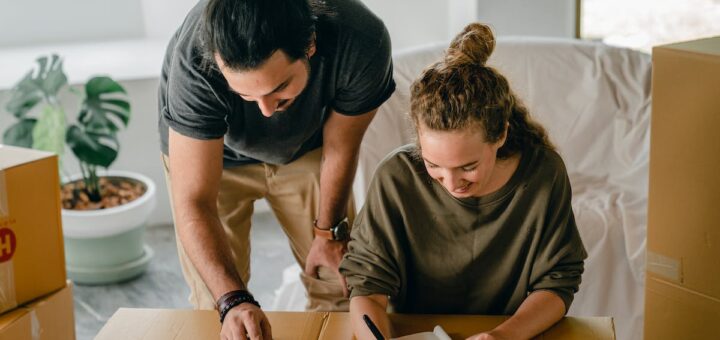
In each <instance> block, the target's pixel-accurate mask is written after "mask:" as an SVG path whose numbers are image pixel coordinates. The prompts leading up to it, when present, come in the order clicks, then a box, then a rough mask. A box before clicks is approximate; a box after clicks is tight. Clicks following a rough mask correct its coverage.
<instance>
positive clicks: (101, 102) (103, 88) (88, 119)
mask: <svg viewBox="0 0 720 340" xmlns="http://www.w3.org/2000/svg"><path fill="white" fill-rule="evenodd" d="M85 94H86V97H85V101H84V102H83V105H82V109H81V111H80V114H79V118H78V120H79V121H80V123H81V124H82V125H83V126H84V128H85V131H87V132H93V133H105V134H107V133H115V132H116V131H118V130H119V129H120V127H121V125H120V124H122V125H124V126H125V127H127V125H128V122H129V120H130V103H129V102H128V101H127V100H126V99H125V98H126V97H127V96H126V95H123V94H125V89H123V88H122V86H121V85H120V84H118V83H117V82H116V81H114V80H112V79H110V78H109V77H95V78H92V79H91V80H90V81H88V83H87V84H86V85H85ZM110 94H116V95H115V96H110V97H109V98H108V97H107V95H110ZM118 95H119V96H118ZM111 117H114V118H112V119H111Z"/></svg>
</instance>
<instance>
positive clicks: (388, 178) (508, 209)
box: [341, 24, 587, 339]
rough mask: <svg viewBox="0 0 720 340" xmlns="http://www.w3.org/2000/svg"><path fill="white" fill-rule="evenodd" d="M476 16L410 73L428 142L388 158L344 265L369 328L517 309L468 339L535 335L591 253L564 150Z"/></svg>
mask: <svg viewBox="0 0 720 340" xmlns="http://www.w3.org/2000/svg"><path fill="white" fill-rule="evenodd" d="M494 46H495V40H494V37H493V34H492V32H491V31H490V29H489V28H488V27H487V26H484V25H481V24H470V25H469V26H467V27H466V28H465V30H464V31H463V32H462V33H460V34H459V35H458V36H457V37H456V38H455V39H454V40H453V41H452V43H451V45H450V48H449V49H448V51H447V53H446V55H445V58H444V60H442V61H439V62H437V63H435V64H434V65H432V66H431V67H429V68H428V69H426V70H425V71H424V72H423V74H422V75H421V77H420V78H419V79H418V80H416V81H415V83H414V84H413V85H412V98H411V110H410V114H411V118H412V120H413V122H414V125H415V128H416V130H417V137H418V138H417V145H408V146H405V147H402V148H400V149H398V150H396V151H394V152H393V153H392V154H391V155H389V156H388V157H387V158H386V159H385V160H384V161H383V162H382V163H381V165H380V166H379V167H378V169H377V171H376V173H375V177H374V178H373V181H372V183H371V185H370V189H369V193H368V197H367V201H366V203H365V207H364V208H363V210H362V212H361V213H360V216H358V218H357V220H356V222H355V225H354V228H353V231H352V240H351V241H350V243H349V245H348V248H349V250H348V253H347V254H346V255H345V258H344V260H343V262H342V264H341V272H342V273H343V274H344V275H345V276H346V278H347V283H348V287H349V288H350V289H351V295H350V296H351V302H350V313H351V317H352V324H353V330H354V332H355V334H356V336H357V337H358V338H359V339H375V337H374V336H373V335H372V334H371V333H370V331H369V329H368V327H367V326H366V324H365V323H364V322H363V319H362V316H363V315H364V314H367V315H368V316H369V317H370V318H371V319H372V320H373V321H374V322H375V324H376V325H377V326H378V328H379V329H380V331H381V332H382V333H383V334H384V336H385V337H389V336H390V335H391V334H390V324H389V321H388V318H387V314H386V309H387V305H388V303H391V304H392V306H393V308H394V311H396V312H400V313H433V314H484V315H493V314H496V315H512V316H511V317H510V318H509V319H507V321H505V322H503V323H502V324H501V325H499V326H498V327H496V328H495V329H493V330H490V331H488V332H486V333H481V334H476V335H474V336H473V337H471V339H527V338H531V337H533V336H535V335H537V334H539V333H541V332H542V331H544V330H546V329H547V328H549V327H550V326H552V325H553V324H554V323H555V322H557V321H558V320H560V319H561V318H562V317H563V316H564V315H565V313H566V312H567V310H568V308H569V307H570V303H571V302H572V299H573V294H574V293H575V292H577V290H578V285H579V284H580V278H581V274H582V272H583V265H584V259H585V257H586V256H587V255H586V253H585V249H584V247H583V245H582V241H581V240H580V236H579V234H578V231H577V227H576V225H575V219H574V216H573V212H572V209H571V206H570V200H571V190H570V183H569V180H568V176H567V173H566V170H565V166H564V164H563V161H562V159H561V158H560V156H559V155H558V154H557V152H556V151H555V150H554V148H553V146H552V144H551V143H550V142H549V141H548V137H547V134H546V132H545V130H544V129H543V128H542V127H541V126H540V125H539V124H537V123H535V122H534V121H532V120H531V119H530V117H529V116H528V112H527V110H526V109H525V108H524V107H523V106H522V105H521V104H520V103H519V101H518V99H517V98H516V97H515V95H514V94H513V92H512V91H511V90H510V88H509V85H508V82H507V80H506V79H505V78H504V77H503V76H502V75H501V74H499V73H498V72H497V71H496V70H494V69H492V68H490V67H488V66H486V65H485V62H486V61H487V59H488V57H489V56H490V54H491V53H492V51H493V48H494Z"/></svg>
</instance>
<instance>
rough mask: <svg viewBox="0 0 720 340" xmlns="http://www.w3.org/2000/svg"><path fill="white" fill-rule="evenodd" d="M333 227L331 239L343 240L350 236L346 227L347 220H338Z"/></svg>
mask: <svg viewBox="0 0 720 340" xmlns="http://www.w3.org/2000/svg"><path fill="white" fill-rule="evenodd" d="M332 229H333V239H335V240H338V241H344V240H347V239H349V238H350V230H349V229H350V228H349V227H348V223H347V221H345V220H343V221H340V223H338V224H337V225H336V226H335V227H333V228H332Z"/></svg>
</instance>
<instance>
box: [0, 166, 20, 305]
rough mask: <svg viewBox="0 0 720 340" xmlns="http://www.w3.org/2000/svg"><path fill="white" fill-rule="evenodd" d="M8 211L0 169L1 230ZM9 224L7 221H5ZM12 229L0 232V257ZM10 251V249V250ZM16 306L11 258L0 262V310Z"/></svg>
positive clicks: (3, 179)
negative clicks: (0, 237)
mask: <svg viewBox="0 0 720 340" xmlns="http://www.w3.org/2000/svg"><path fill="white" fill-rule="evenodd" d="M9 217H10V212H9V211H8V203H7V187H6V186H5V171H0V231H2V230H3V228H5V227H4V225H5V224H6V223H5V222H9V220H10V218H9ZM7 224H9V223H7ZM11 232H12V231H11V230H10V229H7V232H5V233H0V236H4V237H3V239H0V257H2V254H3V253H2V252H3V251H7V249H6V248H7V247H8V245H7V244H6V243H9V242H10V241H8V240H6V238H10V237H13V236H12V235H11V234H10V233H11ZM10 251H12V250H10ZM15 306H17V299H16V296H15V268H14V267H13V261H12V258H11V259H10V260H7V261H2V262H0V312H2V311H5V310H8V309H11V308H15Z"/></svg>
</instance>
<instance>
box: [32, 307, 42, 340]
mask: <svg viewBox="0 0 720 340" xmlns="http://www.w3.org/2000/svg"><path fill="white" fill-rule="evenodd" d="M30 334H31V336H32V340H40V336H41V335H42V327H40V319H38V317H37V313H35V310H34V309H33V310H31V311H30Z"/></svg>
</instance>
